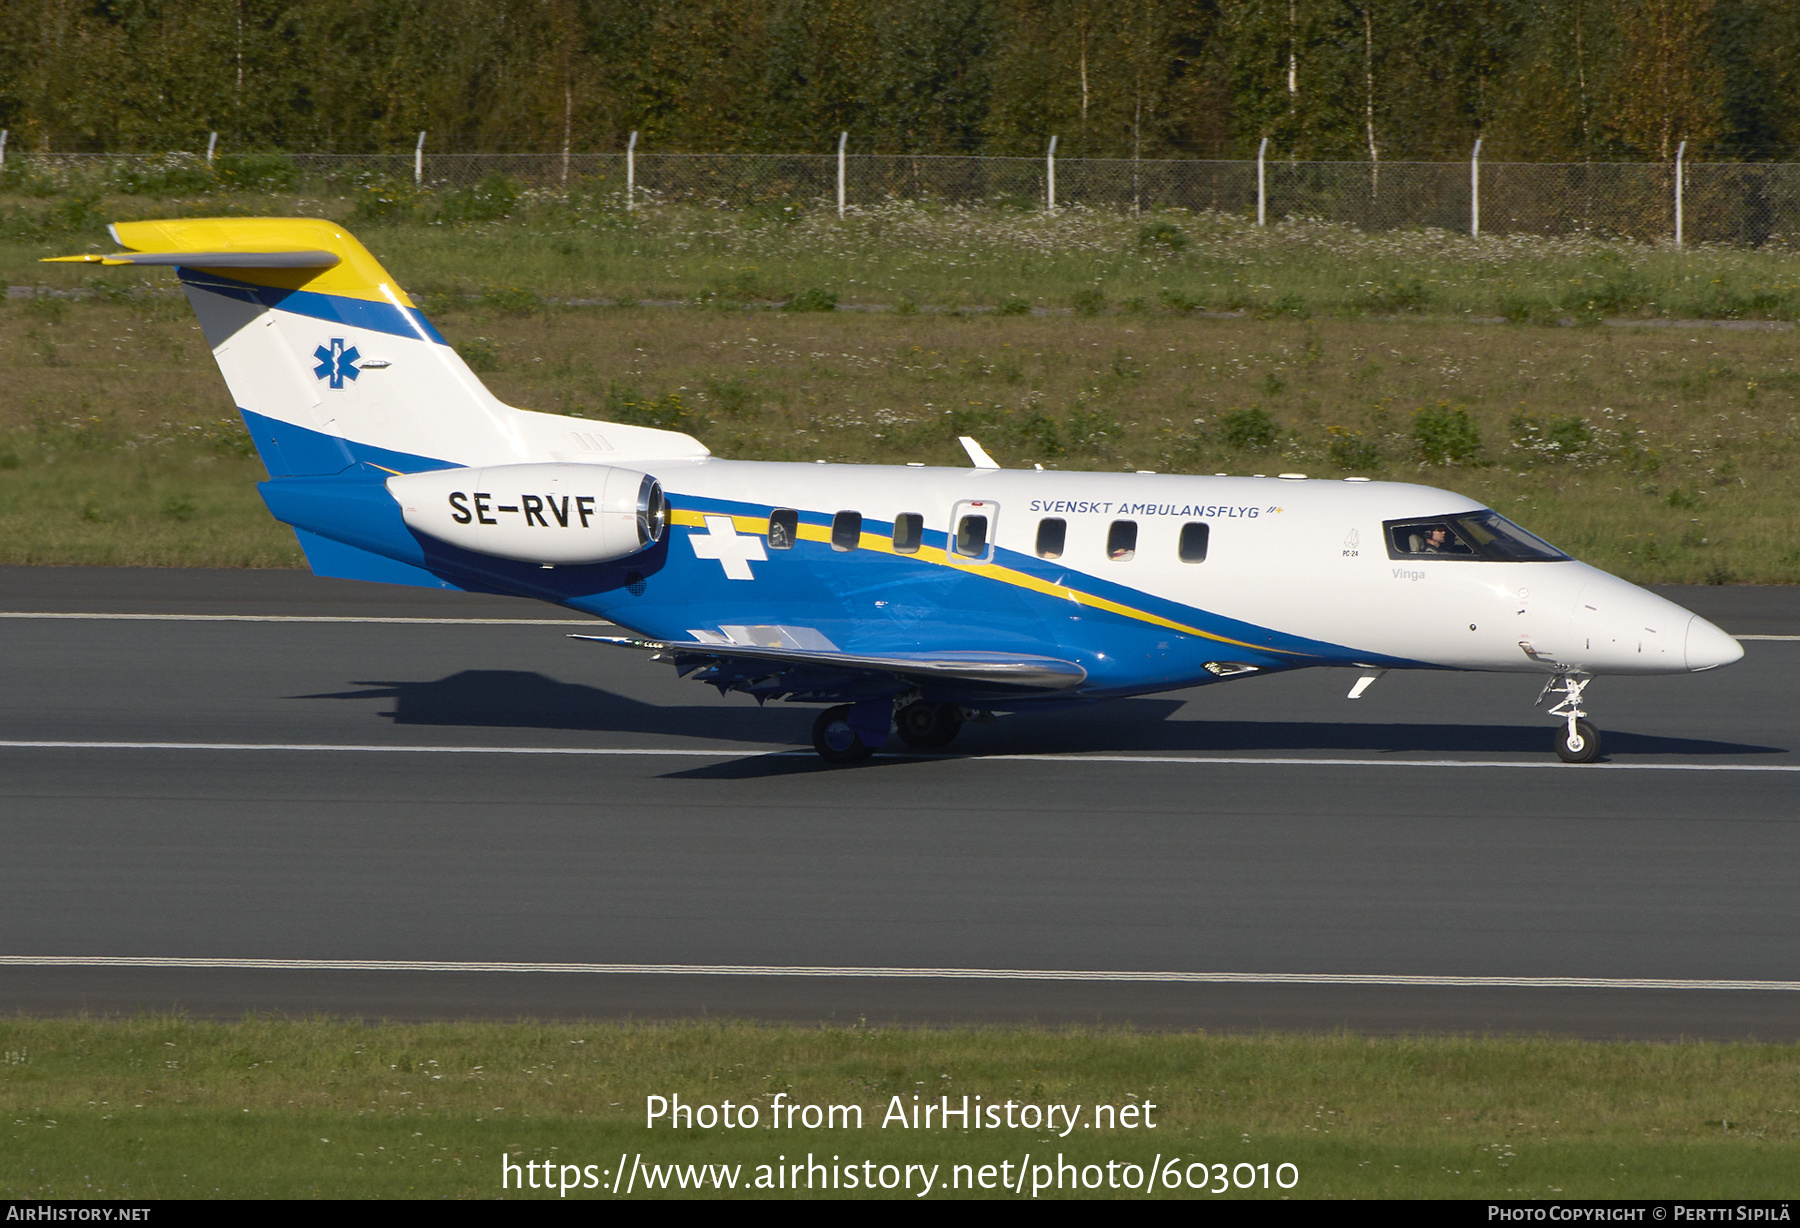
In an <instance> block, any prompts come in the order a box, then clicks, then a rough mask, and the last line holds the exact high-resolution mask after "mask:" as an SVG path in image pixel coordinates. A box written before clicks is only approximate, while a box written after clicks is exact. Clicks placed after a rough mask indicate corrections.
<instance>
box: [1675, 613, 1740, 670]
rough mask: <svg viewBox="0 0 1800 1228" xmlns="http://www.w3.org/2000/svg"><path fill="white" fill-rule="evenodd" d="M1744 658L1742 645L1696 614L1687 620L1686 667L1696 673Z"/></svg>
mask: <svg viewBox="0 0 1800 1228" xmlns="http://www.w3.org/2000/svg"><path fill="white" fill-rule="evenodd" d="M1743 659H1744V646H1743V645H1742V644H1740V643H1738V642H1737V641H1736V640H1734V639H1732V638H1731V637H1730V636H1729V635H1726V634H1725V633H1724V632H1723V631H1721V630H1719V629H1718V628H1717V627H1715V626H1713V625H1712V624H1711V623H1709V622H1707V621H1706V620H1705V619H1704V618H1701V617H1700V616H1699V615H1698V614H1696V615H1694V617H1693V618H1692V619H1691V620H1690V621H1689V622H1688V627H1687V667H1688V669H1690V670H1692V671H1694V672H1695V673H1698V672H1699V671H1701V670H1703V669H1717V668H1718V667H1719V666H1721V665H1730V664H1731V663H1732V662H1733V661H1741V660H1743Z"/></svg>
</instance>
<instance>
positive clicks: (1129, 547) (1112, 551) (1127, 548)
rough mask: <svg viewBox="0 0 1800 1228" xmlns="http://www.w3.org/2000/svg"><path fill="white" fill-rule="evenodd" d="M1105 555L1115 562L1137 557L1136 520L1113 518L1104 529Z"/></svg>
mask: <svg viewBox="0 0 1800 1228" xmlns="http://www.w3.org/2000/svg"><path fill="white" fill-rule="evenodd" d="M1106 557H1107V558H1109V559H1111V560H1112V561H1113V562H1115V563H1125V562H1129V561H1130V560H1131V559H1133V558H1136V557H1137V521H1135V520H1115V521H1113V522H1112V528H1110V529H1108V530H1107V531H1106Z"/></svg>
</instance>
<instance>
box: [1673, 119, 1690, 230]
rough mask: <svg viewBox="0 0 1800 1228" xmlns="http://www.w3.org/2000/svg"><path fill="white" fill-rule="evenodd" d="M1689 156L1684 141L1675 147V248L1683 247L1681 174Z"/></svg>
mask: <svg viewBox="0 0 1800 1228" xmlns="http://www.w3.org/2000/svg"><path fill="white" fill-rule="evenodd" d="M1686 155H1687V142H1686V141H1683V142H1682V143H1681V144H1679V145H1677V146H1676V147H1675V246H1676V247H1677V248H1680V246H1681V188H1682V183H1681V172H1682V160H1683V159H1684V158H1685V156H1686Z"/></svg>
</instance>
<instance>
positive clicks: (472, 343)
mask: <svg viewBox="0 0 1800 1228" xmlns="http://www.w3.org/2000/svg"><path fill="white" fill-rule="evenodd" d="M456 352H457V353H458V354H460V355H461V356H462V360H463V361H464V362H466V363H468V364H469V370H471V371H498V370H499V369H500V347H499V346H498V345H495V344H494V343H493V342H492V341H489V340H488V339H487V338H486V337H471V338H469V339H468V340H467V341H458V342H457V343H456Z"/></svg>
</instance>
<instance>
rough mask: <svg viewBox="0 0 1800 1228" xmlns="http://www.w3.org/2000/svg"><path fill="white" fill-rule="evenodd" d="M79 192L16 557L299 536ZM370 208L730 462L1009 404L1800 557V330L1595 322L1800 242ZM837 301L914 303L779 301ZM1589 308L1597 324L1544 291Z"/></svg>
mask: <svg viewBox="0 0 1800 1228" xmlns="http://www.w3.org/2000/svg"><path fill="white" fill-rule="evenodd" d="M217 205H218V201H216V200H207V201H199V202H180V201H162V202H148V201H145V200H144V199H142V198H130V199H129V200H126V199H120V200H116V201H105V202H99V203H95V204H94V205H93V208H92V210H91V211H90V212H91V213H92V215H93V216H102V215H104V216H126V215H130V214H134V213H135V214H142V213H143V212H145V211H147V210H148V211H153V212H163V213H183V212H192V211H195V210H196V209H205V210H211V209H215V208H216V207H217ZM59 207H61V206H53V205H47V204H41V203H32V202H24V203H15V204H13V205H11V206H5V205H3V204H0V210H4V209H5V208H10V209H11V210H12V213H11V214H8V215H6V216H9V217H11V218H12V223H11V225H12V230H11V234H12V238H11V240H10V241H0V277H4V278H6V279H8V280H12V281H15V282H17V281H32V282H41V283H44V284H52V285H61V286H67V287H80V286H83V285H87V286H92V287H95V288H96V290H97V296H96V297H94V298H90V299H87V300H81V301H74V302H69V301H61V300H43V299H31V300H11V301H9V302H7V303H6V304H5V306H4V307H3V308H0V373H3V374H4V377H5V378H6V380H7V387H8V395H7V397H6V398H5V399H4V401H0V541H4V542H5V547H4V549H3V550H0V559H4V560H5V561H9V562H24V561H32V562H44V563H78V562H81V563H91V562H127V561H129V562H143V563H163V564H178V563H189V564H197V563H210V564H218V565H241V566H270V565H296V564H298V562H299V555H298V552H297V550H296V549H295V547H294V545H293V542H292V538H291V535H289V534H288V533H287V532H286V531H285V530H283V529H282V528H280V526H278V525H276V524H274V522H273V521H271V520H270V519H269V518H268V517H267V515H266V513H264V512H262V511H261V510H260V508H259V506H258V503H257V501H256V500H255V497H254V495H253V493H251V490H250V485H251V482H250V480H251V478H252V477H253V476H254V475H255V473H256V466H255V464H254V462H253V461H248V460H246V459H244V457H243V455H242V453H243V450H244V447H243V445H244V443H245V441H244V439H243V437H242V432H241V431H240V430H238V429H237V428H236V427H235V426H233V425H232V424H231V423H230V422H229V418H230V416H231V414H232V405H231V402H230V399H229V397H228V396H227V395H226V392H225V389H224V386H223V382H222V381H221V380H220V379H219V377H218V375H217V372H216V370H215V369H214V367H213V364H212V362H211V359H210V356H209V355H208V354H207V353H206V350H205V346H204V344H203V343H202V340H201V338H200V335H199V333H198V330H197V329H196V328H195V327H194V325H193V323H192V321H191V319H190V318H189V317H188V313H187V309H186V307H185V305H184V304H183V303H182V302H181V301H180V299H179V298H178V297H175V296H173V295H171V294H169V293H167V291H168V289H169V283H170V281H171V279H170V278H169V277H168V276H167V275H166V274H152V273H140V272H136V271H132V270H115V271H112V272H111V273H107V274H99V273H93V272H84V271H82V270H79V269H72V268H69V267H67V266H44V265H37V264H34V263H31V261H32V260H34V259H35V257H36V256H37V255H39V254H42V253H44V252H48V251H52V250H65V249H68V248H71V247H81V246H84V245H87V244H90V243H91V244H92V245H95V246H102V245H103V244H102V242H101V240H100V239H99V238H98V237H97V236H95V235H93V234H92V233H90V231H91V227H88V228H87V229H84V228H83V227H84V226H86V222H83V223H82V224H81V225H72V226H69V227H65V228H64V230H62V231H60V232H57V233H50V231H51V230H53V229H54V228H53V227H50V226H49V223H45V224H44V226H41V227H40V228H39V230H38V231H36V232H31V233H30V234H29V235H28V234H27V231H28V230H29V228H28V227H25V226H24V224H23V223H22V222H20V221H19V218H20V217H22V216H24V214H25V213H26V212H28V211H30V210H33V209H35V210H37V211H38V213H39V214H44V213H45V212H46V211H47V210H52V209H54V208H59ZM234 207H237V208H240V209H241V210H242V211H246V212H257V211H278V210H288V211H292V210H294V209H303V210H305V211H308V212H313V213H321V212H322V213H327V214H333V213H335V214H338V215H342V214H346V213H348V212H349V211H350V210H351V208H352V202H349V201H344V200H300V201H296V200H293V199H286V198H270V199H267V200H256V199H235V198H234ZM34 216H35V215H34ZM59 216H60V215H59ZM84 216H85V215H84ZM78 220H79V219H78ZM4 230H5V227H4V226H0V231H4ZM359 234H360V235H361V237H362V238H363V239H364V240H365V241H366V242H367V243H368V244H369V245H370V247H371V248H372V249H373V250H374V251H375V252H376V253H377V254H378V255H379V256H380V257H381V258H382V259H383V260H384V261H385V262H387V263H388V264H389V265H390V266H391V267H392V268H393V270H394V271H395V273H396V275H397V276H398V277H399V278H400V280H401V281H402V282H403V283H404V284H406V285H408V286H409V287H411V288H412V289H413V291H414V292H415V294H416V295H418V296H419V297H421V298H422V299H423V300H424V301H425V302H426V304H427V308H428V310H429V311H430V313H431V314H432V316H433V318H434V320H435V321H436V322H437V323H438V324H439V325H440V326H441V327H442V328H443V330H444V332H445V333H446V335H447V336H449V337H450V338H451V340H452V341H453V342H455V343H456V345H457V346H458V348H459V349H460V350H462V351H463V352H464V354H465V355H466V356H467V357H468V358H469V359H470V361H471V363H472V365H474V366H475V367H476V368H477V369H478V370H480V371H481V372H482V374H483V377H484V378H485V379H487V380H488V381H489V382H490V383H491V384H492V385H493V386H494V388H495V390H496V391H497V392H498V393H499V394H500V395H501V396H503V397H505V398H507V399H509V400H511V401H513V402H514V403H517V404H522V405H527V406H530V407H533V408H538V409H544V410H550V411H558V412H564V413H572V414H577V415H582V416H588V417H595V418H624V419H626V420H630V421H637V422H642V423H646V424H651V425H660V426H670V427H675V428H677V429H682V430H687V431H689V432H691V433H693V434H695V435H697V436H699V437H700V438H701V439H702V440H703V441H704V442H706V443H707V444H708V446H710V447H711V448H712V449H713V450H714V451H715V452H716V453H717V454H719V455H724V456H732V457H742V458H746V459H802V460H813V459H832V460H844V461H868V462H895V461H902V460H920V461H926V462H931V463H943V464H960V463H962V454H961V451H960V449H959V448H958V447H957V445H956V442H955V439H956V436H957V435H959V434H973V435H975V436H977V437H978V438H980V439H981V440H982V442H983V443H984V444H985V445H986V446H987V447H988V449H989V450H990V451H991V452H993V453H994V455H995V456H996V457H997V458H999V459H1000V460H1001V462H1002V463H1003V464H1007V465H1029V464H1034V463H1041V464H1043V465H1045V466H1046V467H1048V468H1062V469H1074V468H1089V469H1101V470H1114V471H1117V470H1129V469H1154V470H1158V471H1161V472H1193V473H1213V472H1229V473H1273V472H1292V471H1299V472H1306V473H1310V474H1313V475H1315V476H1321V477H1341V476H1346V475H1353V474H1354V475H1363V476H1371V477H1378V478H1388V479H1396V480H1406V481H1416V482H1421V483H1424V484H1427V485H1433V486H1444V487H1449V488H1452V489H1456V490H1459V491H1461V492H1463V493H1466V494H1468V495H1470V496H1471V497H1473V498H1477V499H1480V500H1482V501H1484V502H1487V503H1490V504H1491V505H1492V506H1495V507H1497V508H1499V509H1500V510H1502V511H1504V512H1506V513H1507V514H1509V515H1511V516H1513V517H1514V518H1515V519H1518V520H1520V521H1522V522H1523V523H1525V524H1526V525H1527V527H1529V528H1531V529H1533V530H1535V531H1537V532H1538V533H1540V534H1542V535H1543V536H1545V537H1548V538H1549V539H1550V540H1552V541H1554V542H1556V543H1557V544H1559V545H1561V546H1563V547H1564V548H1566V549H1568V550H1570V551H1571V552H1573V553H1575V554H1577V555H1579V556H1580V557H1582V558H1584V559H1587V560H1588V561H1590V562H1592V563H1595V564H1596V565H1598V566H1601V567H1605V568H1607V569H1608V570H1612V571H1615V572H1618V573H1619V574H1622V575H1624V576H1626V577H1628V578H1630V579H1633V580H1638V581H1642V582H1673V583H1701V582H1713V583H1731V582H1751V583H1795V582H1800V547H1796V546H1795V545H1794V544H1793V541H1792V534H1791V532H1790V526H1791V524H1792V522H1793V520H1794V518H1795V516H1796V514H1797V513H1800V488H1797V486H1796V479H1795V476H1794V474H1795V468H1794V461H1795V458H1796V455H1797V452H1796V448H1797V443H1800V416H1797V414H1796V409H1797V406H1800V401H1797V399H1796V398H1797V397H1800V365H1797V363H1796V359H1795V351H1796V344H1797V341H1800V339H1797V338H1796V336H1795V334H1794V333H1793V332H1792V331H1768V330H1762V331H1754V330H1752V331H1744V330H1725V329H1691V328H1675V327H1660V328H1648V327H1627V328H1619V327H1610V326H1605V325H1600V324H1596V323H1593V321H1595V320H1597V319H1598V318H1599V317H1601V316H1609V317H1610V316H1615V315H1628V316H1629V315H1639V316H1645V317H1667V316H1671V315H1672V316H1683V315H1696V314H1711V315H1739V316H1751V315H1763V316H1788V315H1793V314H1795V312H1794V311H1793V310H1792V308H1793V307H1794V302H1795V301H1794V300H1793V299H1792V298H1791V296H1790V295H1789V289H1786V288H1783V287H1788V288H1791V287H1790V285H1789V283H1790V282H1794V283H1796V284H1800V258H1797V257H1795V256H1793V255H1791V254H1789V253H1787V252H1786V251H1785V250H1769V251H1761V252H1749V251H1726V250H1707V251H1700V252H1690V253H1685V254H1684V253H1677V252H1673V251H1669V250H1667V249H1664V248H1657V247H1651V246H1644V245H1634V244H1608V243H1602V242H1599V241H1597V240H1590V239H1569V240H1540V239H1525V238H1518V239H1514V238H1497V239H1492V240H1488V239H1484V240H1482V241H1481V242H1479V243H1477V242H1473V241H1470V240H1468V239H1465V238H1461V237H1457V236H1450V235H1444V234H1441V233H1395V234H1384V235H1362V234H1359V233H1357V232H1355V231H1351V230H1348V229H1346V228H1343V227H1329V226H1323V225H1319V224H1313V223H1306V222H1294V223H1288V224H1284V225H1282V226H1276V227H1271V228H1270V229H1269V230H1267V231H1258V230H1257V229H1256V228H1254V227H1251V226H1247V225H1245V224H1244V223H1242V222H1241V221H1239V220H1235V219H1230V218H1221V217H1214V216H1207V217H1189V216H1179V215H1166V216H1161V217H1158V218H1156V219H1151V220H1143V219H1132V218H1129V217H1124V216H1121V215H1117V214H1110V213H1086V212H1082V211H1079V210H1069V211H1066V212H1064V213H1062V214H1059V215H1057V216H1056V217H1046V216H1044V215H1042V214H1039V213H1032V212H1030V211H1016V210H1005V209H997V208H996V209H985V210H974V209H933V208H924V207H916V206H902V205H894V206H891V207H884V208H882V209H876V210H872V211H869V212H868V213H865V214H861V215H858V216H854V217H852V218H850V219H848V220H846V221H843V222H840V221H839V220H838V219H837V218H836V216H835V214H822V213H820V212H817V211H811V212H809V211H806V210H801V211H799V212H798V213H797V214H789V213H781V212H779V211H777V212H760V213H759V212H754V211H752V212H747V213H726V212H720V211H709V210H701V209H667V210H658V209H649V210H645V211H642V212H640V213H638V214H636V215H633V216H631V217H629V218H628V217H626V216H624V215H622V214H618V213H616V212H613V211H610V210H608V209H603V208H598V207H591V208H590V207H589V206H587V205H586V204H584V203H583V202H581V201H579V200H576V201H574V202H572V203H571V202H564V201H554V200H550V201H540V202H538V203H535V204H530V203H528V204H524V205H521V206H520V207H519V212H518V214H517V216H515V217H513V218H511V219H507V220H502V221H494V222H485V223H480V224H471V225H463V226H454V225H440V226H427V225H419V224H413V223H406V224H381V225H372V226H370V227H367V228H359ZM1146 235H1148V236H1150V237H1149V238H1148V239H1146V238H1145V237H1144V236H1146ZM1609 278H1610V279H1611V280H1610V281H1607V280H1606V279H1609ZM1602 282H1605V284H1606V285H1608V286H1610V287H1611V288H1610V289H1606V290H1605V291H1604V293H1602V292H1601V291H1600V290H1598V289H1596V288H1595V287H1596V286H1599V285H1601V283H1602ZM1415 283H1416V284H1415ZM1627 283H1629V285H1627ZM134 287H137V288H149V289H152V290H156V291H158V292H157V293H155V294H151V295H149V296H142V295H139V294H137V291H136V289H134ZM1371 287H1373V288H1372V289H1371ZM1396 287H1398V288H1397V289H1396ZM1771 287H1773V289H1771ZM1627 289H1630V290H1631V293H1627V292H1626V291H1627ZM98 291H104V293H103V294H100V293H98ZM1514 294H1518V295H1523V296H1524V297H1525V298H1526V299H1529V300H1530V302H1531V303H1537V304H1539V306H1540V307H1542V308H1543V309H1542V310H1539V309H1538V308H1537V307H1533V308H1531V309H1530V310H1513V309H1512V307H1509V306H1508V303H1509V302H1511V301H1512V300H1510V299H1508V298H1507V296H1508V295H1514ZM833 295H835V296H836V297H837V299H838V301H839V302H840V304H856V303H875V304H881V305H884V306H886V307H889V308H892V309H893V310H887V311H882V312H849V311H842V310H840V311H835V312H832V311H806V312H799V311H795V312H777V311H772V310H766V309H756V307H757V305H761V306H762V307H764V308H767V307H769V306H772V305H773V304H775V303H778V302H781V301H784V300H793V299H796V298H798V299H799V300H800V302H801V304H802V305H808V304H810V305H814V306H817V305H822V304H825V303H827V302H829V300H830V298H831V296H833ZM1583 295H1585V296H1587V297H1585V298H1584V297H1581V296H1583ZM1758 296H1761V297H1758ZM1771 296H1772V297H1771ZM550 300H557V302H551V301H550ZM570 300H580V301H590V302H591V301H594V300H604V301H606V302H613V303H616V302H619V301H628V302H632V303H636V302H639V301H644V300H653V301H657V302H679V303H684V304H686V305H685V306H673V307H645V306H568V305H559V304H566V303H567V302H568V301H570ZM1521 301H1523V300H1521ZM920 304H924V305H926V306H928V307H936V308H943V309H944V310H935V311H923V310H907V308H908V307H909V306H911V307H913V308H917V307H918V306H919V305H920ZM1034 304H1035V305H1036V306H1037V307H1039V308H1044V307H1050V308H1055V309H1056V312H1057V313H1056V314H1045V313H1044V312H1043V311H1041V310H1040V311H1038V312H1037V313H1035V314H1034V313H1033V311H1032V307H1033V305H1034ZM1546 304H1547V306H1545V305H1546ZM746 305H748V306H749V308H750V309H745V308H746ZM981 306H991V307H994V308H996V310H994V311H992V312H981V313H976V314H968V313H969V312H971V311H973V310H974V309H975V308H976V307H981ZM1515 306H1516V304H1515ZM1196 307H1205V308H1207V309H1208V310H1209V312H1210V314H1208V313H1201V312H1197V311H1196V310H1195V308H1196ZM1227 310H1230V311H1235V312H1237V314H1222V313H1223V312H1225V311H1227ZM1483 313H1491V315H1492V317H1493V318H1495V319H1498V318H1499V317H1501V316H1509V317H1510V318H1512V319H1513V320H1515V321H1518V322H1515V323H1481V322H1478V320H1477V317H1480V316H1482V315H1483ZM1565 316H1566V318H1570V319H1575V320H1578V321H1584V322H1586V323H1585V324H1584V325H1583V326H1580V327H1550V326H1544V325H1543V324H1542V323H1537V322H1534V321H1543V320H1547V319H1550V318H1552V317H1556V318H1564V317H1565ZM1446 431H1448V432H1449V434H1446ZM77 443H79V444H80V446H76V445H77ZM1446 462H1449V463H1446ZM190 507H191V510H184V509H187V508H190Z"/></svg>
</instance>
